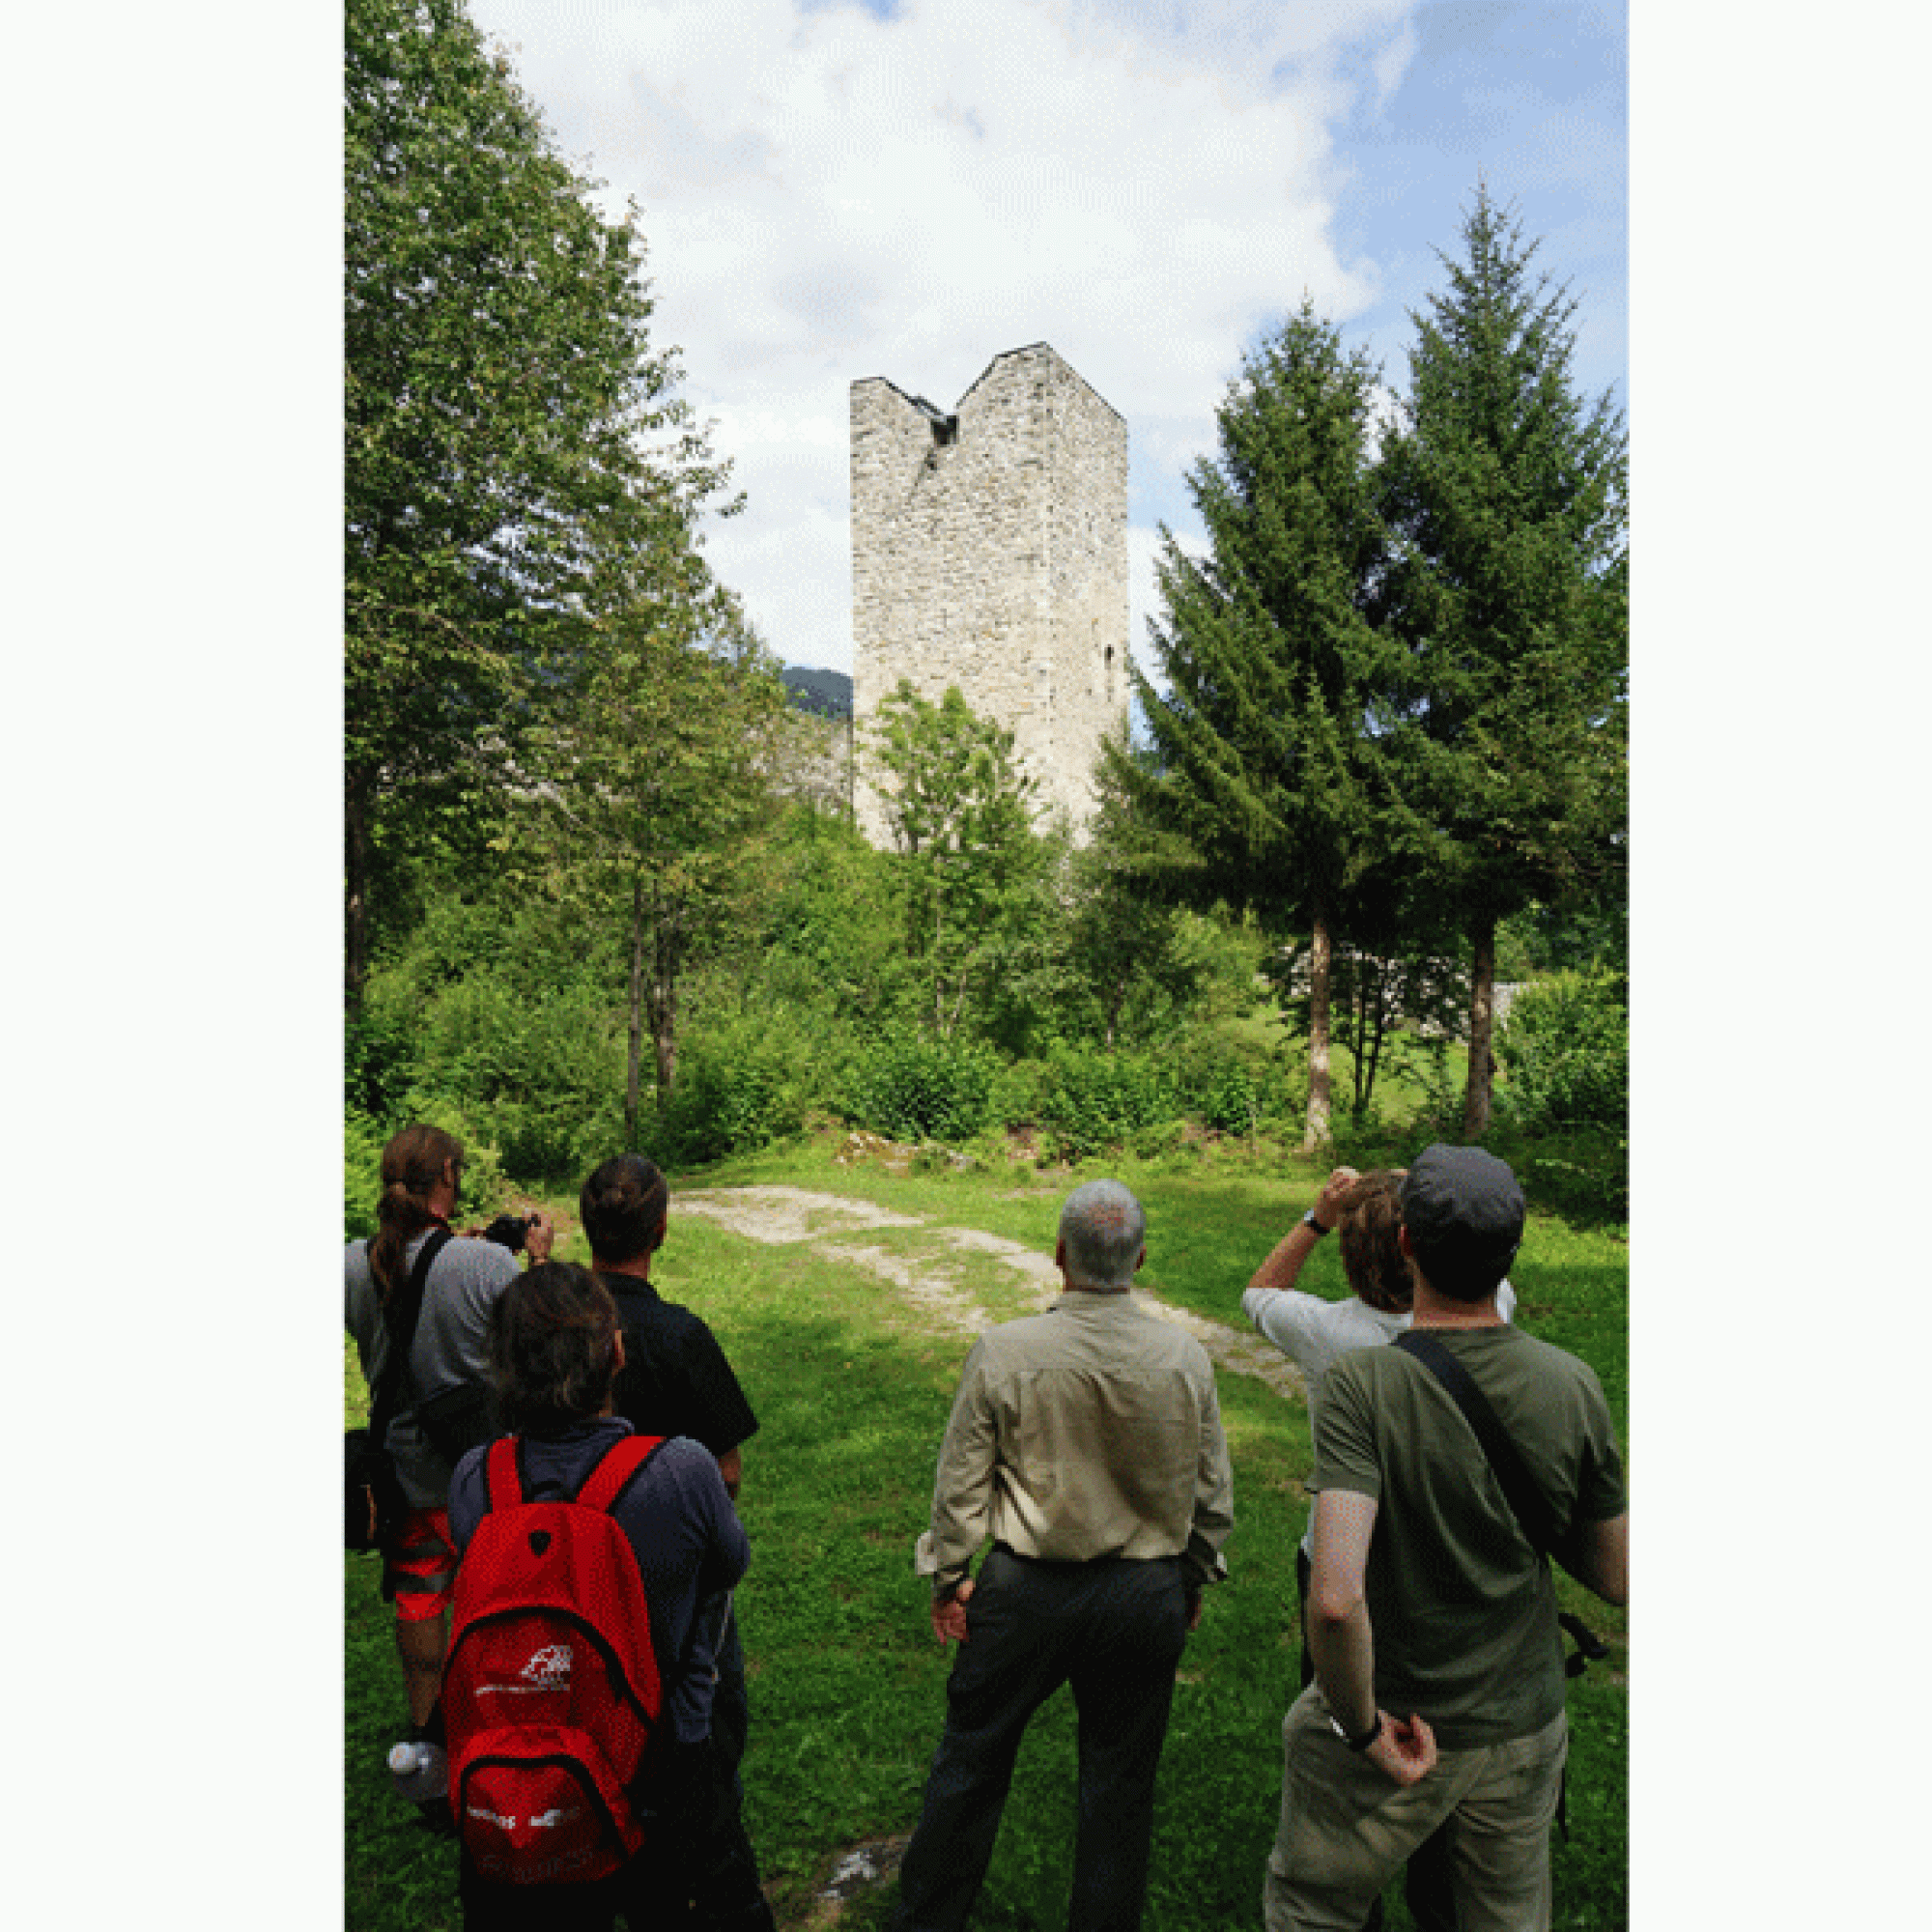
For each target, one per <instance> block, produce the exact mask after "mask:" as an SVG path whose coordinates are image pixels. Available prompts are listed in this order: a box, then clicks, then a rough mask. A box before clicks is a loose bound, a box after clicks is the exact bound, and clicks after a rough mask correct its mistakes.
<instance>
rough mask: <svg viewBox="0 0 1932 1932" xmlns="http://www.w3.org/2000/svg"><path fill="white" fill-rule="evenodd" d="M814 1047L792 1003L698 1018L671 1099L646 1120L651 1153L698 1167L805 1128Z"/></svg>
mask: <svg viewBox="0 0 1932 1932" xmlns="http://www.w3.org/2000/svg"><path fill="white" fill-rule="evenodd" d="M811 1051H812V1043H811V1041H810V1038H809V1037H808V1036H807V1034H806V1032H805V1029H804V1028H803V1027H802V1026H801V1025H800V1024H799V1021H798V1019H797V1017H796V1016H795V1015H794V1014H793V1013H792V1012H791V1011H790V1010H789V1009H785V1008H778V1009H771V1010H768V1011H764V1012H758V1013H749V1012H742V1011H740V1012H736V1013H730V1014H727V1015H724V1016H713V1017H710V1018H708V1019H707V1020H705V1021H701V1022H698V1023H695V1024H694V1025H693V1026H692V1027H691V1028H690V1029H689V1030H688V1032H687V1035H686V1037H685V1041H684V1043H683V1046H682V1048H681V1050H680V1052H679V1054H678V1062H677V1078H676V1081H675V1083H674V1085H673V1086H672V1088H671V1093H670V1097H669V1099H668V1101H667V1103H666V1105H665V1107H664V1109H663V1110H662V1112H660V1113H657V1114H655V1115H649V1116H647V1117H646V1118H645V1120H644V1122H642V1128H641V1132H640V1138H641V1139H642V1140H643V1141H644V1142H645V1143H646V1146H645V1151H647V1152H649V1153H650V1154H651V1155H652V1157H653V1158H654V1159H656V1160H657V1161H659V1162H660V1163H661V1164H662V1165H664V1166H666V1167H671V1166H680V1167H683V1166H694V1165H698V1164H701V1163H702V1162H705V1161H711V1160H722V1159H723V1158H724V1157H725V1155H726V1154H730V1153H750V1152H752V1151H753V1150H755V1149H757V1148H761V1147H769V1146H770V1145H771V1144H772V1142H774V1141H780V1140H785V1139H787V1138H789V1137H790V1136H791V1135H793V1134H795V1133H797V1132H799V1131H800V1129H801V1128H802V1127H803V1126H804V1125H805V1113H806V1106H807V1104H808V1101H809V1100H810V1097H811V1096H810V1084H809V1078H808V1076H807V1075H806V1074H805V1073H804V1072H803V1071H802V1070H801V1069H804V1068H807V1067H809V1066H810V1056H811ZM613 1145H614V1143H613Z"/></svg>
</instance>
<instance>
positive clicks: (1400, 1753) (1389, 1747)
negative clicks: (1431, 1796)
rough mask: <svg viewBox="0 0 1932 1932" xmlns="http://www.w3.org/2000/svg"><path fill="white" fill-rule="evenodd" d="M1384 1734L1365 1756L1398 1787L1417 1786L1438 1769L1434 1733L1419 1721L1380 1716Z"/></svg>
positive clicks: (1381, 1714) (1379, 1714)
mask: <svg viewBox="0 0 1932 1932" xmlns="http://www.w3.org/2000/svg"><path fill="white" fill-rule="evenodd" d="M1378 1716H1379V1717H1380V1719H1381V1720H1382V1734H1381V1736H1380V1737H1378V1739H1377V1740H1376V1741H1375V1743H1374V1744H1372V1745H1371V1746H1370V1747H1368V1749H1367V1750H1366V1751H1364V1752H1363V1753H1362V1755H1363V1756H1364V1757H1366V1758H1368V1759H1369V1761H1370V1762H1371V1763H1372V1764H1374V1765H1375V1766H1376V1767H1377V1768H1378V1770H1379V1771H1381V1772H1383V1773H1384V1774H1385V1775H1386V1776H1389V1777H1391V1778H1392V1779H1394V1781H1395V1782H1396V1783H1397V1784H1417V1783H1419V1782H1420V1781H1421V1780H1422V1779H1423V1778H1425V1777H1427V1776H1429V1774H1430V1773H1431V1772H1432V1771H1434V1770H1435V1732H1434V1731H1432V1730H1431V1729H1430V1728H1429V1726H1428V1724H1427V1723H1426V1722H1425V1721H1424V1720H1423V1719H1420V1718H1391V1717H1390V1716H1389V1714H1388V1713H1387V1712H1386V1711H1382V1712H1378Z"/></svg>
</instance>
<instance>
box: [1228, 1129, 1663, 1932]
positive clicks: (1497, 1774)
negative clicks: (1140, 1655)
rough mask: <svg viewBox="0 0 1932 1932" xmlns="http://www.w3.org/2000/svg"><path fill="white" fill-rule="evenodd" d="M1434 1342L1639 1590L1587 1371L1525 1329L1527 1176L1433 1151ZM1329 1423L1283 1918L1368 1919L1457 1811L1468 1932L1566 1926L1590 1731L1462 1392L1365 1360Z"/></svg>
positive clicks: (1416, 1267) (1279, 1913)
mask: <svg viewBox="0 0 1932 1932" xmlns="http://www.w3.org/2000/svg"><path fill="white" fill-rule="evenodd" d="M1401 1202H1402V1231H1401V1236H1400V1240H1401V1245H1402V1251H1403V1254H1404V1255H1405V1256H1406V1259H1407V1261H1408V1264H1409V1270H1410V1274H1411V1276H1412V1277H1413V1280H1414V1284H1415V1321H1414V1328H1413V1331H1412V1332H1413V1333H1414V1334H1417V1335H1420V1336H1423V1337H1425V1338H1427V1340H1426V1341H1425V1345H1424V1346H1425V1347H1427V1346H1429V1345H1430V1344H1439V1345H1440V1347H1441V1348H1442V1349H1443V1350H1446V1351H1447V1354H1448V1355H1449V1356H1450V1357H1453V1363H1452V1365H1451V1370H1450V1373H1452V1374H1453V1373H1454V1370H1455V1368H1457V1367H1460V1369H1461V1370H1462V1371H1463V1374H1465V1375H1466V1376H1467V1378H1469V1380H1470V1381H1471V1382H1472V1383H1473V1384H1474V1386H1475V1390H1476V1391H1477V1399H1478V1401H1479V1402H1487V1404H1488V1406H1489V1407H1490V1409H1492V1411H1493V1412H1494V1415H1495V1418H1496V1420H1497V1422H1498V1423H1499V1424H1500V1428H1501V1433H1502V1435H1504V1436H1506V1437H1507V1439H1508V1441H1509V1442H1510V1443H1511V1444H1512V1445H1513V1446H1514V1449H1515V1452H1516V1455H1517V1456H1518V1457H1519V1458H1520V1462H1521V1463H1522V1465H1523V1469H1524V1471H1525V1473H1526V1475H1527V1477H1528V1479H1529V1481H1530V1483H1531V1485H1532V1486H1533V1489H1534V1492H1536V1495H1537V1496H1538V1497H1539V1498H1540V1500H1541V1508H1542V1511H1543V1513H1544V1514H1545V1515H1546V1516H1547V1520H1548V1521H1549V1522H1550V1523H1553V1524H1554V1525H1556V1532H1555V1535H1554V1540H1553V1548H1552V1553H1553V1554H1554V1555H1555V1556H1556V1558H1557V1560H1558V1561H1559V1562H1560V1563H1561V1564H1562V1566H1563V1567H1564V1569H1566V1570H1567V1571H1569V1573H1570V1574H1571V1575H1572V1576H1573V1577H1577V1579H1578V1580H1579V1581H1580V1582H1582V1583H1584V1584H1585V1585H1586V1586H1587V1587H1589V1588H1590V1589H1592V1590H1594V1591H1595V1592H1596V1593H1597V1594H1598V1595H1599V1596H1600V1597H1602V1598H1604V1599H1605V1602H1608V1603H1612V1604H1622V1603H1625V1602H1627V1601H1628V1598H1629V1584H1628V1576H1627V1564H1628V1548H1629V1526H1630V1517H1629V1512H1628V1507H1627V1505H1626V1502H1625V1498H1624V1488H1623V1469H1622V1463H1621V1462H1620V1459H1619V1456H1618V1452H1617V1444H1616V1436H1615V1433H1614V1431H1613V1429H1612V1427H1611V1423H1610V1416H1609V1410H1608V1407H1607V1406H1606V1405H1605V1401H1604V1393H1603V1389H1602V1388H1601V1386H1600V1385H1599V1383H1598V1381H1597V1378H1596V1376H1595V1375H1594V1374H1593V1373H1592V1372H1591V1370H1590V1369H1589V1368H1588V1366H1587V1365H1586V1364H1584V1363H1582V1362H1580V1361H1578V1360H1577V1358H1576V1357H1575V1356H1574V1355H1570V1354H1567V1353H1565V1352H1564V1351H1563V1350H1560V1349H1555V1348H1552V1347H1550V1346H1549V1345H1548V1343H1545V1342H1539V1341H1538V1340H1537V1339H1536V1338H1535V1337H1534V1336H1532V1335H1529V1334H1526V1333H1525V1332H1524V1331H1523V1330H1522V1329H1520V1328H1517V1327H1512V1326H1511V1325H1510V1324H1509V1323H1507V1322H1505V1321H1503V1319H1502V1317H1501V1316H1500V1315H1499V1314H1498V1313H1497V1310H1496V1305H1495V1301H1496V1288H1497V1285H1498V1284H1499V1283H1500V1282H1501V1281H1502V1279H1503V1277H1504V1275H1505V1273H1506V1272H1507V1270H1508V1268H1509V1265H1510V1263H1511V1262H1512V1260H1513V1259H1514V1258H1515V1255H1516V1251H1517V1246H1518V1243H1519V1242H1520V1240H1521V1237H1522V1227H1523V1217H1524V1204H1523V1197H1522V1190H1521V1189H1520V1187H1519V1186H1518V1185H1517V1180H1516V1177H1515V1175H1513V1174H1512V1173H1511V1172H1510V1170H1509V1168H1508V1167H1507V1166H1505V1165H1504V1163H1503V1162H1501V1161H1499V1160H1497V1159H1496V1158H1494V1156H1493V1155H1491V1154H1489V1153H1486V1152H1484V1151H1483V1150H1482V1149H1480V1148H1464V1147H1446V1146H1440V1145H1438V1146H1435V1147H1431V1148H1428V1149H1426V1150H1424V1151H1423V1152H1422V1153H1421V1154H1419V1155H1418V1156H1417V1157H1416V1159H1415V1161H1414V1163H1413V1164H1412V1165H1411V1166H1410V1168H1409V1170H1408V1173H1407V1175H1406V1179H1404V1181H1403V1184H1402V1195H1401ZM1322 1398H1323V1399H1322V1405H1321V1413H1320V1414H1319V1416H1318V1417H1317V1418H1316V1423H1315V1466H1314V1469H1313V1472H1312V1474H1311V1475H1310V1477H1309V1485H1308V1486H1309V1488H1310V1489H1311V1490H1312V1491H1314V1492H1315V1517H1314V1549H1313V1576H1312V1579H1311V1584H1310V1598H1309V1619H1308V1621H1309V1641H1310V1646H1311V1648H1312V1649H1313V1651H1314V1654H1315V1682H1314V1684H1312V1685H1311V1686H1310V1687H1309V1688H1308V1689H1307V1690H1304V1691H1303V1692H1302V1694H1301V1695H1300V1697H1298V1698H1297V1699H1296V1700H1295V1702H1294V1704H1293V1707H1292V1708H1291V1709H1290V1711H1289V1714H1288V1718H1287V1720H1286V1721H1285V1723H1284V1724H1283V1726H1282V1740H1283V1753H1284V1768H1283V1775H1282V1800H1281V1827H1280V1831H1279V1832H1278V1833H1277V1835H1276V1838H1275V1843H1274V1849H1273V1850H1272V1852H1271V1853H1270V1854H1269V1857H1268V1870H1267V1879H1266V1883H1265V1887H1264V1894H1263V1906H1264V1917H1265V1920H1266V1925H1267V1932H1317V1928H1325V1932H1355V1928H1357V1927H1359V1926H1360V1925H1361V1923H1362V1921H1363V1918H1365V1917H1366V1915H1367V1914H1368V1912H1369V1909H1370V1907H1371V1906H1372V1904H1373V1903H1374V1901H1375V1900H1376V1898H1377V1897H1378V1895H1379V1894H1380V1892H1381V1889H1382V1888H1383V1886H1384V1885H1386V1884H1387V1882H1388V1880H1389V1879H1390V1878H1391V1877H1392V1876H1393V1875H1394V1874H1395V1873H1396V1872H1397V1871H1398V1870H1399V1869H1400V1868H1401V1866H1402V1864H1403V1862H1404V1861H1405V1860H1406V1858H1407V1857H1408V1855H1409V1854H1410V1852H1411V1851H1413V1850H1414V1848H1415V1847H1416V1846H1417V1845H1419V1844H1420V1843H1421V1842H1422V1841H1423V1840H1424V1839H1425V1838H1427V1837H1428V1836H1429V1835H1430V1834H1431V1833H1433V1832H1435V1830H1436V1829H1437V1827H1438V1826H1440V1825H1442V1824H1443V1822H1444V1821H1445V1820H1453V1832H1452V1842H1453V1852H1452V1857H1453V1884H1454V1889H1455V1893H1456V1901H1457V1907H1458V1910H1459V1912H1460V1914H1461V1917H1462V1924H1463V1932H1546V1928H1548V1924H1549V1916H1550V1892H1549V1826H1550V1823H1551V1821H1552V1820H1553V1818H1554V1817H1555V1814H1556V1806H1557V1800H1558V1796H1559V1793H1560V1790H1561V1781H1562V1774H1563V1763H1564V1758H1565V1755H1566V1753H1567V1749H1568V1731H1567V1729H1566V1726H1565V1721H1564V1715H1563V1688H1564V1665H1563V1656H1562V1645H1561V1641H1560V1637H1559V1634H1558V1628H1557V1623H1556V1598H1555V1590H1554V1585H1553V1582H1552V1579H1551V1577H1550V1573H1549V1565H1548V1561H1547V1559H1546V1557H1545V1556H1544V1555H1543V1554H1542V1553H1540V1551H1539V1548H1538V1547H1537V1546H1536V1545H1535V1544H1533V1543H1532V1542H1531V1540H1530V1536H1529V1534H1528V1533H1527V1532H1526V1531H1525V1529H1524V1527H1523V1525H1522V1523H1521V1521H1520V1520H1519V1518H1518V1516H1517V1514H1516V1511H1515V1509H1513V1508H1512V1506H1511V1503H1510V1501H1509V1500H1508V1499H1507V1498H1506V1496H1505V1494H1504V1492H1503V1489H1502V1486H1501V1484H1500V1482H1499V1480H1498V1478H1497V1476H1496V1474H1495V1472H1494V1469H1493V1467H1492V1463H1491V1461H1490V1459H1489V1456H1488V1455H1487V1454H1486V1452H1485V1450H1484V1447H1483V1445H1482V1442H1481V1440H1480V1439H1479V1438H1478V1436H1477V1435H1476V1433H1475V1430H1474V1428H1473V1426H1472V1425H1471V1423H1470V1422H1469V1420H1468V1419H1467V1417H1466V1416H1465V1413H1464V1411H1463V1407H1462V1406H1460V1405H1459V1403H1458V1401H1457V1399H1456V1398H1455V1397H1454V1396H1453V1395H1452V1394H1451V1393H1450V1391H1449V1388H1448V1387H1447V1386H1446V1385H1445V1383H1444V1382H1443V1381H1442V1380H1440V1379H1439V1378H1438V1376H1437V1374H1436V1373H1435V1371H1433V1370H1432V1369H1431V1368H1430V1367H1429V1366H1428V1365H1427V1364H1426V1363H1425V1362H1424V1361H1423V1360H1421V1359H1419V1358H1418V1357H1417V1356H1416V1355H1415V1354H1412V1353H1410V1352H1409V1349H1408V1345H1407V1344H1406V1343H1399V1344H1398V1345H1396V1346H1394V1347H1390V1348H1380V1349H1365V1350H1360V1351H1359V1352H1356V1353H1352V1354H1349V1355H1345V1356H1343V1357H1342V1358H1341V1359H1340V1360H1339V1361H1337V1362H1335V1363H1334V1364H1333V1366H1332V1367H1330V1369H1329V1370H1328V1372H1327V1377H1326V1379H1325V1381H1324V1384H1323V1390H1322Z"/></svg>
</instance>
